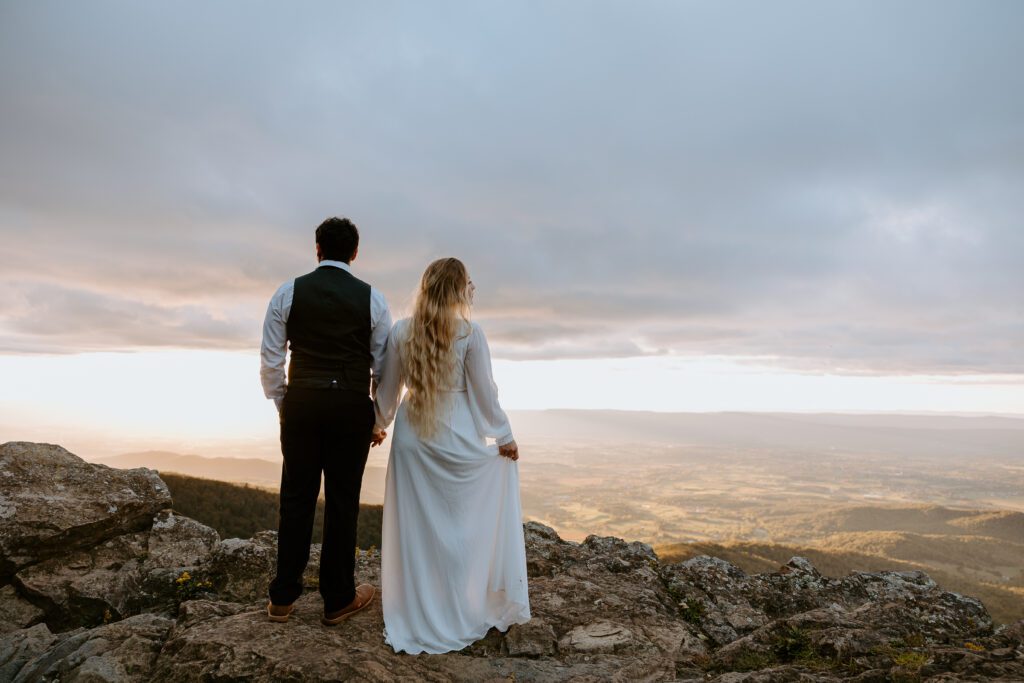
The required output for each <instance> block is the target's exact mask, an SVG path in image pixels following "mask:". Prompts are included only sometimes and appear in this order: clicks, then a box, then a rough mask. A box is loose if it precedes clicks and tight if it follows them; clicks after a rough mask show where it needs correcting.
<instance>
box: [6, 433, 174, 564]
mask: <svg viewBox="0 0 1024 683" xmlns="http://www.w3.org/2000/svg"><path fill="white" fill-rule="evenodd" d="M170 505H171V494H170V491H168V489H167V485H166V484H164V482H163V480H161V479H160V477H159V476H157V473H156V472H154V471H153V470H148V469H145V468H138V469H133V470H117V469H113V468H110V467H106V466H103V465H94V464H91V463H87V462H85V461H84V460H82V459H81V458H79V457H78V456H76V455H73V454H71V453H69V452H68V451H66V450H64V449H63V448H61V447H60V446H54V445H50V444H37V443H26V442H19V441H12V442H8V443H5V444H3V445H0V584H5V583H7V582H9V580H10V577H11V576H12V575H14V574H15V573H16V572H18V571H19V570H21V569H23V568H24V567H28V566H30V565H33V564H36V563H38V562H42V561H44V560H47V559H50V558H54V557H63V556H65V555H67V554H68V553H69V552H72V551H75V550H81V549H88V548H92V547H93V546H95V545H97V544H99V543H103V542H104V541H106V540H108V539H110V538H113V537H114V536H119V535H122V534H127V533H131V532H135V531H141V530H143V529H147V528H148V527H149V525H150V524H151V523H152V519H153V515H155V514H156V513H157V512H159V511H160V510H162V509H164V508H167V507H170Z"/></svg>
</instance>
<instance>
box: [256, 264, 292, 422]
mask: <svg viewBox="0 0 1024 683" xmlns="http://www.w3.org/2000/svg"><path fill="white" fill-rule="evenodd" d="M294 295H295V281H294V280H289V281H288V282H286V283H284V284H283V285H281V286H280V287H278V289H277V291H276V292H274V296H272V297H271V298H270V304H269V305H268V306H267V315H266V317H265V318H264V319H263V343H262V344H261V345H260V381H261V382H262V383H263V395H264V396H266V397H267V398H270V399H273V400H274V404H275V405H277V407H278V410H280V406H281V399H282V398H284V393H285V381H286V377H285V369H284V362H285V357H286V356H287V351H288V327H287V323H288V314H289V313H290V312H291V310H292V298H293V297H294Z"/></svg>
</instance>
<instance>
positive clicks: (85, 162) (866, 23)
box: [0, 0, 1024, 373]
mask: <svg viewBox="0 0 1024 683" xmlns="http://www.w3.org/2000/svg"><path fill="white" fill-rule="evenodd" d="M1022 20H1024V7H1022V6H1021V5H1020V4H1019V3H1017V2H1013V1H1012V0H1011V1H1006V2H987V3H985V4H984V5H983V6H978V5H976V4H974V3H969V2H908V3H899V4H897V5H893V4H892V3H881V2H879V3H871V2H860V3H829V4H827V5H822V4H821V3H814V2H806V3H805V2H785V3H773V4H772V5H770V6H769V5H765V4H763V3H757V2H733V3H707V4H703V5H698V4H692V3H687V4H682V3H657V2H650V3H640V4H636V3H628V4H626V3H587V4H586V6H583V5H578V4H572V3H493V4H486V5H482V4H479V3H463V4H446V3H441V4H437V3H431V4H430V5H429V6H421V5H418V4H415V3H398V4H389V3H385V4H382V3H373V4H372V5H367V6H366V7H351V6H336V5H334V4H330V3H322V4H319V3H309V4H295V5H291V4H290V5H288V6H281V5H278V4H260V3H217V4H215V5H209V4H202V3H195V4H189V3H186V4H180V3H179V4H176V5H173V6H164V7H158V6H143V5H137V6H136V5H130V4H129V5H126V4H120V3H90V4H88V5H72V6H69V5H67V4H58V3H50V2H34V3H5V4H4V5H3V6H2V8H0V87H2V89H3V92H4V99H3V104H2V105H0V107H2V110H0V149H2V151H3V153H2V154H0V238H2V240H3V246H4V249H3V251H4V261H3V263H2V264H0V281H2V282H3V283H4V286H5V288H6V289H7V290H8V291H11V292H16V293H17V295H16V296H12V297H11V298H10V299H9V301H21V302H22V303H21V304H18V305H17V306H15V305H13V304H10V303H9V304H7V305H6V306H4V307H3V308H0V348H5V349H8V350H19V351H31V350H44V351H55V350H57V351H68V352H74V351H81V350H87V349H96V348H112V349H113V348H118V349H120V348H136V347H140V346H150V345H160V346H165V345H171V346H200V347H224V348H239V347H245V346H253V345H255V344H257V343H258V334H259V323H260V320H261V318H262V315H263V311H264V308H265V305H266V300H267V299H268V298H269V296H270V294H271V293H272V292H273V290H274V288H275V287H276V286H277V285H278V284H279V283H280V282H281V281H283V280H284V279H286V278H288V277H291V276H292V275H294V274H296V273H298V272H302V271H303V270H304V269H306V268H309V267H311V265H312V261H311V252H312V244H311V242H312V229H313V227H314V226H315V224H316V223H317V222H318V221H319V220H320V219H321V218H322V217H324V216H326V215H331V214H335V213H342V214H347V215H350V216H352V217H353V218H354V219H355V220H356V221H357V222H358V223H359V224H360V226H361V228H362V229H363V246H362V249H361V254H360V258H359V260H358V261H357V263H356V267H357V270H359V272H360V273H361V274H363V275H365V276H366V278H367V279H369V280H371V281H372V282H374V284H377V285H378V286H380V287H381V288H382V289H383V290H384V291H385V292H386V294H387V295H388V296H389V299H390V300H391V301H392V303H393V305H394V307H395V308H399V309H400V308H401V307H402V303H403V302H406V301H408V298H409V293H410V292H411V290H412V289H413V287H414V286H415V284H416V282H417V280H418V276H419V273H420V272H421V270H422V268H423V266H424V265H425V264H426V263H427V261H429V260H430V259H431V258H433V257H436V256H441V255H449V254H451V255H458V256H461V257H463V258H464V259H465V260H466V261H467V263H468V264H469V266H470V268H471V270H472V271H473V274H474V280H475V281H476V282H477V284H478V285H479V287H480V290H479V292H478V312H477V315H478V317H479V318H480V319H481V320H482V321H483V322H484V323H485V325H486V326H487V329H488V330H489V333H490V335H491V338H492V346H493V347H494V352H495V355H496V356H503V357H508V358H526V357H529V358H562V357H586V356H630V355H641V354H664V353H684V354H717V355H732V356H758V357H772V358H776V359H777V360H776V361H775V362H778V363H779V364H781V365H784V366H787V367H790V368H794V369H800V370H807V371H820V370H822V369H836V368H839V369H842V370H843V371H845V372H885V373H888V372H894V373H898V372H954V373H960V372H991V373H1019V372H1024V367H1022V365H1024V363H1022V361H1021V357H1020V354H1019V351H1018V349H1020V348H1021V347H1022V345H1024V312H1022V309H1021V306H1020V304H1019V301H1020V294H1019V293H1020V292H1021V291H1024V230H1022V229H1021V224H1020V216H1022V215H1024V198H1022V196H1021V193H1020V191H1019V188H1020V187H1022V186H1024V161H1022V160H1024V88H1022V87H1021V86H1022V85H1024V83H1021V76H1020V69H1019V65H1020V64H1021V63H1024V46H1022V44H1021V41H1019V40H1018V36H1017V30H1016V27H1018V26H1020V25H1021V21H1022ZM62 318H64V319H66V320H67V324H63V325H61V324H60V323H58V322H55V321H59V320H61V319H62Z"/></svg>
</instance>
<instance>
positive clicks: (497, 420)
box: [466, 323, 514, 446]
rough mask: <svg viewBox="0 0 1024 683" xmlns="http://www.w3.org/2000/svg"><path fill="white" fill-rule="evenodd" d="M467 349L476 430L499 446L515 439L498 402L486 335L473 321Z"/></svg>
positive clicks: (467, 364)
mask: <svg viewBox="0 0 1024 683" xmlns="http://www.w3.org/2000/svg"><path fill="white" fill-rule="evenodd" d="M472 327H473V329H472V332H470V336H469V347H468V348H467V350H466V391H467V392H468V393H469V406H470V410H471V411H472V413H473V420H474V421H475V422H476V426H477V430H479V432H480V433H481V434H482V435H484V436H485V437H488V438H492V439H495V440H496V441H497V443H498V445H499V446H504V445H505V444H507V443H511V442H512V441H514V439H513V437H512V426H511V425H510V424H509V421H508V416H507V415H506V414H505V411H504V410H502V409H501V405H500V404H499V403H498V385H497V384H495V383H494V375H493V373H492V370H491V350H490V348H489V347H488V346H487V337H485V336H484V331H483V330H482V329H481V328H480V326H479V325H477V324H476V323H473V324H472Z"/></svg>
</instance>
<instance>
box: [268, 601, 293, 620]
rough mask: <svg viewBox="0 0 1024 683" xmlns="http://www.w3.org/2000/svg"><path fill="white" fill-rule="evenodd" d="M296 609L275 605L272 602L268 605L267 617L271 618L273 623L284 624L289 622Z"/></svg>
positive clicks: (289, 606) (290, 606) (291, 606)
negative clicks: (289, 617)
mask: <svg viewBox="0 0 1024 683" xmlns="http://www.w3.org/2000/svg"><path fill="white" fill-rule="evenodd" d="M293 609H295V605H275V604H274V603H272V602H268V603H267V616H268V617H270V620H271V621H278V622H281V623H284V622H286V621H288V615H290V614H291V613H292V610H293Z"/></svg>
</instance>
